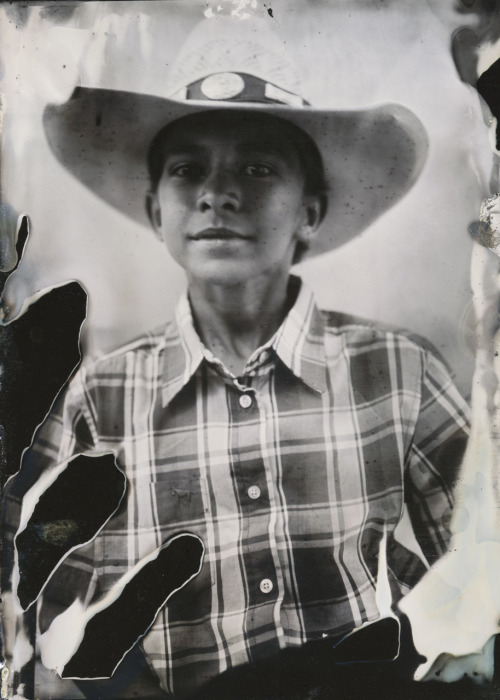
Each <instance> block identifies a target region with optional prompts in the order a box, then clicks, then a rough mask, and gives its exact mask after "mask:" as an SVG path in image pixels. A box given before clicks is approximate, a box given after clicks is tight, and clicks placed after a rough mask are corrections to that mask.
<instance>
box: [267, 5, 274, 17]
mask: <svg viewBox="0 0 500 700" xmlns="http://www.w3.org/2000/svg"><path fill="white" fill-rule="evenodd" d="M267 14H268V15H269V17H273V11H272V10H271V8H270V7H268V8H267Z"/></svg>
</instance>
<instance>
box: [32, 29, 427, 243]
mask: <svg viewBox="0 0 500 700" xmlns="http://www.w3.org/2000/svg"><path fill="white" fill-rule="evenodd" d="M146 70H147V67H146ZM151 73H152V72H151V71H148V79H150V78H151ZM159 82H161V83H162V84H161V85H158V86H157V87H156V88H155V89H154V94H144V93H143V92H134V91H131V90H130V91H129V90H116V89H109V88H95V87H78V88H76V89H75V91H74V93H73V95H72V96H71V98H70V99H69V100H68V101H67V102H66V103H65V104H62V105H48V106H47V107H46V109H45V113H44V128H45V133H46V136H47V139H48V142H49V145H50V147H51V149H52V151H53V153H54V154H55V156H56V157H57V159H58V160H59V161H60V162H61V163H62V164H63V165H64V166H65V167H66V168H67V169H68V170H69V171H70V172H71V173H73V174H74V175H75V176H76V177H77V178H78V179H79V180H80V181H81V182H82V183H83V184H84V185H85V186H86V187H88V188H89V189H90V190H91V191H92V192H94V193H95V194H96V195H98V196H99V197H101V198H102V199H104V200H105V201H106V202H108V203H109V204H111V205H112V206H113V207H115V208H116V209H118V210H119V211H121V212H122V213H124V214H125V215H127V216H129V217H131V218H132V219H134V220H136V221H137V222H139V223H140V224H144V225H146V226H148V227H149V226H150V224H149V220H148V216H147V213H146V208H145V204H144V202H145V194H146V191H147V189H148V185H149V178H148V169H147V153H148V148H149V146H150V144H151V142H152V140H153V138H154V137H155V135H156V134H157V133H158V132H159V131H160V130H161V129H162V128H164V127H165V126H166V125H167V124H169V123H171V122H173V121H174V120H177V119H180V118H182V117H184V116H187V115H190V114H195V113H197V112H203V111H207V110H213V109H221V108H223V109H228V110H231V109H237V110H242V109H244V110H248V111H252V110H254V111H258V112H264V113H266V114H270V115H274V116H276V117H281V118H282V119H286V120H288V121H289V122H292V123H293V124H295V125H296V126H298V127H299V128H301V129H302V130H303V131H304V132H306V133H307V134H308V135H309V136H310V137H311V138H312V139H313V140H314V142H315V143H316V145H317V146H318V148H319V151H320V153H321V155H322V157H323V162H324V166H325V175H326V179H327V183H328V186H329V193H328V210H327V213H326V216H325V219H324V220H323V222H322V224H321V228H320V235H318V236H317V237H316V239H315V240H314V242H313V244H312V246H311V249H310V250H309V254H310V255H311V254H312V255H316V254H318V253H323V252H326V251H328V250H331V249H333V248H335V247H337V246H340V245H342V244H343V243H346V242H347V241H349V240H350V239H351V238H353V237H354V236H356V235H357V234H359V233H360V232H361V231H363V230H364V229H366V228H367V227H368V226H369V225H370V224H371V223H373V222H374V221H375V220H376V219H378V218H379V217H380V216H381V215H382V214H384V212H386V211H387V210H388V209H390V208H391V207H392V206H393V205H394V204H395V203H396V202H397V201H398V200H399V199H401V198H402V197H403V196H404V195H405V194H406V193H407V192H408V190H409V189H410V188H411V186H412V185H413V183H414V182H415V181H416V179H417V177H418V175H419V173H420V171H421V169H422V167H423V164H424V162H425V157H426V154H427V148H428V142H427V136H426V132H425V129H424V127H423V125H422V124H421V122H420V121H419V119H418V118H417V117H416V116H415V115H414V114H413V113H412V112H410V111H409V110H408V109H406V108H405V107H403V106H401V105H396V104H385V105H379V106H374V107H370V108H367V109H356V110H327V109H315V108H313V107H311V106H310V105H309V104H308V102H307V101H306V100H305V99H304V98H303V97H302V94H303V90H302V89H301V87H300V84H299V82H298V79H297V70H296V68H295V67H294V65H293V63H292V62H291V60H290V57H289V56H288V55H287V53H286V51H285V49H284V42H283V41H282V40H281V39H280V38H279V37H278V36H277V35H276V34H275V33H274V31H271V30H270V29H269V27H268V25H267V24H266V23H265V22H263V20H261V19H251V20H245V21H242V20H241V19H234V18H232V17H227V16H224V17H218V16H216V17H215V18H212V19H205V20H203V21H202V22H200V23H199V24H198V25H197V26H196V27H195V29H194V30H193V31H192V33H191V34H190V35H189V37H188V39H187V41H186V42H185V44H184V46H183V48H182V49H181V51H180V53H179V55H178V57H177V59H176V61H175V62H174V64H173V66H172V67H171V69H170V72H169V75H168V79H167V80H166V81H165V80H161V81H159Z"/></svg>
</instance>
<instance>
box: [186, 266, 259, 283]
mask: <svg viewBox="0 0 500 700" xmlns="http://www.w3.org/2000/svg"><path fill="white" fill-rule="evenodd" d="M252 272H253V271H252V270H249V269H248V268H247V266H246V265H245V264H244V263H243V262H241V261H234V262H232V261H231V262H228V261H227V260H220V261H212V262H211V263H210V264H207V265H203V266H200V267H199V268H197V269H195V270H190V271H189V273H188V274H189V277H190V278H191V279H193V280H198V281H199V282H202V283H204V284H213V285H223V286H232V285H236V284H244V283H245V282H246V281H247V280H249V279H250V278H251V277H253V276H255V272H254V274H252Z"/></svg>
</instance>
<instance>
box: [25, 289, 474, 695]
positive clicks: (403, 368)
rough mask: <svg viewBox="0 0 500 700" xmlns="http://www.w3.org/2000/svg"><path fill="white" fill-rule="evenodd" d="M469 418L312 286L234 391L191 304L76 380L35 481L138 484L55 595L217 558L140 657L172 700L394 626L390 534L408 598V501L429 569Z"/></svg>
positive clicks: (84, 594)
mask: <svg viewBox="0 0 500 700" xmlns="http://www.w3.org/2000/svg"><path fill="white" fill-rule="evenodd" d="M467 421H468V411H467V406H466V404H465V402H464V400H463V399H462V398H461V396H460V395H459V393H458V392H457V390H456V388H455V387H454V385H453V383H452V381H451V379H450V377H449V374H448V372H447V370H446V368H445V366H444V365H443V364H442V362H441V361H440V360H438V359H437V358H436V357H435V355H434V354H433V353H431V352H430V351H429V350H428V349H427V348H426V347H425V346H424V345H423V344H422V343H421V342H420V341H418V340H416V339H415V338H413V337H412V336H410V335H409V334H405V333H400V332H395V331H393V330H387V329H383V328H380V327H379V326H377V325H374V324H371V323H369V322H361V321H359V320H356V319H354V318H352V317H348V316H346V315H343V314H338V313H332V312H322V311H319V310H318V309H317V307H316V306H315V302H314V299H313V296H312V294H311V292H310V291H309V290H308V289H307V288H306V287H305V286H304V285H302V286H301V288H300V291H299V293H298V296H297V300H296V302H295V305H294V306H293V308H292V309H291V311H290V312H289V314H288V316H287V317H286V319H285V321H284V322H283V324H282V325H281V327H280V328H279V330H278V331H277V332H276V334H275V335H274V336H273V337H272V338H271V340H270V341H269V342H268V343H267V344H266V345H265V346H263V347H261V348H259V349H258V350H257V351H256V352H255V353H254V354H253V355H252V356H251V357H250V359H249V361H248V363H247V365H246V368H245V371H244V372H243V374H242V375H241V376H239V377H235V376H233V375H232V374H231V373H230V372H229V371H228V370H226V369H225V367H224V366H223V365H222V363H221V362H220V361H218V360H217V359H216V358H214V357H213V355H212V354H211V353H210V352H209V351H208V350H207V349H206V348H205V347H204V346H203V345H202V343H201V341H200V339H199V337H198V336H197V334H196V331H195V329H194V326H193V320H192V316H191V310H190V306H189V302H188V299H187V296H185V297H183V298H182V299H181V300H180V302H179V304H178V307H177V311H176V322H174V323H171V324H169V325H167V327H166V329H165V328H163V329H162V330H160V331H158V332H153V333H151V334H149V335H147V336H144V337H142V338H141V339H139V340H138V341H136V342H133V343H131V344H129V345H128V346H126V347H125V348H122V349H120V350H119V351H117V352H114V353H112V354H109V355H107V356H105V357H102V358H100V359H98V360H97V361H96V362H95V363H94V364H93V365H92V366H90V367H88V368H87V369H85V370H83V369H82V370H81V371H80V372H79V373H77V375H76V376H75V377H74V379H73V381H72V382H71V385H70V387H69V390H68V391H67V392H66V394H65V395H64V396H62V397H61V398H60V400H58V402H57V403H56V405H55V407H54V410H53V411H52V413H51V415H50V416H49V418H48V419H47V421H46V422H45V424H44V425H43V427H42V428H41V430H40V431H39V434H38V437H37V440H36V442H35V444H34V446H33V448H32V449H31V450H30V452H29V453H27V455H26V456H25V467H24V469H26V470H32V474H33V478H34V476H35V475H36V474H39V473H40V472H42V471H43V470H45V469H47V468H49V467H50V466H51V465H54V464H57V463H61V462H64V461H65V460H67V459H68V458H69V457H71V456H73V455H75V454H78V453H95V452H96V451H99V452H114V453H115V455H116V457H117V460H118V463H119V465H120V466H121V468H122V469H123V470H124V472H125V474H126V476H127V479H128V493H127V497H126V502H124V503H123V507H121V508H120V511H119V512H118V513H117V514H116V515H115V516H114V517H113V518H112V519H111V520H110V521H109V522H108V524H107V525H106V526H105V527H104V529H103V530H102V531H101V532H100V534H99V535H98V536H97V537H96V538H95V540H94V541H93V542H92V543H91V544H89V545H86V546H84V547H82V548H80V549H78V550H76V551H75V552H74V553H73V554H72V555H70V557H69V558H68V559H67V560H66V561H65V563H64V564H63V565H62V566H61V567H60V568H59V570H58V571H57V572H56V574H55V575H54V577H53V579H52V580H51V582H50V583H49V585H48V587H47V589H46V592H45V595H46V598H47V599H53V600H56V599H57V600H58V601H59V602H60V603H62V604H64V605H69V604H70V603H71V602H72V600H73V599H74V596H75V594H76V593H78V594H79V595H80V597H81V598H85V599H86V600H87V601H90V600H92V599H95V598H96V597H98V596H100V595H102V594H103V593H104V592H106V591H108V590H109V589H110V588H111V587H112V586H113V584H115V583H116V581H117V580H118V579H119V578H120V577H121V576H122V575H123V574H124V573H125V572H127V571H128V570H129V569H130V567H131V566H133V565H134V564H135V563H136V562H138V561H140V560H141V559H142V558H144V557H146V556H147V555H148V554H149V553H150V552H151V551H153V550H154V549H155V548H157V547H158V546H159V545H160V544H161V543H162V542H164V541H165V540H166V539H167V538H168V537H170V536H171V535H173V534H174V533H178V532H181V531H189V532H194V533H197V534H198V535H199V536H200V537H201V538H202V539H203V541H204V543H205V546H206V556H205V561H204V565H203V568H202V571H201V573H200V574H199V576H198V577H197V578H196V579H194V580H193V581H191V582H190V583H189V584H188V585H187V586H186V587H185V588H184V589H183V590H181V591H180V592H179V593H177V594H176V595H175V596H174V597H173V598H172V599H171V601H170V602H169V603H168V605H167V606H165V607H164V608H163V609H162V610H161V611H160V613H159V615H158V617H157V619H156V621H155V623H154V626H153V627H152V628H151V630H150V631H149V632H148V634H147V635H146V637H145V638H144V639H143V642H142V644H143V649H144V652H145V654H146V657H147V659H148V661H149V663H150V665H151V666H152V668H153V669H154V670H155V672H156V673H157V675H158V677H159V678H160V681H161V684H162V686H163V687H164V688H165V689H166V690H167V691H169V692H171V693H174V692H175V694H176V696H177V695H178V696H183V695H184V694H186V693H188V692H190V691H192V690H194V689H195V688H197V687H199V686H200V685H201V684H202V683H203V682H205V681H206V680H207V679H209V678H211V677H213V676H215V675H217V674H219V673H221V672H222V671H224V670H225V669H227V668H229V667H232V666H235V665H238V664H242V663H245V662H248V661H253V660H258V659H260V658H263V657H265V656H267V655H269V654H271V653H273V652H274V651H276V650H278V649H279V648H283V647H286V646H291V645H301V644H303V643H304V642H306V641H308V640H312V639H318V638H322V637H323V636H324V635H330V636H332V638H335V639H338V638H340V637H341V636H342V635H344V634H346V633H348V632H350V631H351V630H352V629H353V628H355V627H357V626H359V625H361V624H362V623H363V622H365V621H367V620H374V619H377V618H378V617H379V611H378V608H377V605H376V601H375V592H376V583H377V564H378V556H379V548H380V543H381V540H382V538H383V535H384V532H387V560H388V575H389V580H390V584H391V588H392V593H393V598H394V600H396V599H397V598H399V597H400V596H401V595H402V594H403V593H404V592H405V591H406V590H408V587H410V586H412V585H414V583H415V582H416V580H418V578H419V577H420V576H421V575H422V573H423V572H424V571H425V565H424V564H423V563H422V561H421V560H420V559H418V557H417V556H416V555H415V554H413V553H412V552H410V551H409V550H407V549H405V548H404V547H403V546H402V545H401V544H399V543H398V541H397V540H396V539H395V537H394V536H393V533H394V529H395V527H396V526H397V524H398V522H399V521H400V519H401V517H402V512H403V507H404V504H405V502H406V505H407V508H408V511H409V513H410V516H411V520H412V524H413V528H414V532H415V534H416V537H417V540H418V542H419V544H420V546H421V548H422V551H423V553H424V554H425V556H426V558H427V560H428V562H431V563H432V562H433V561H435V560H436V559H437V558H438V557H439V556H440V555H441V554H442V553H443V552H445V551H446V547H447V543H448V539H449V531H448V528H447V525H448V524H449V517H450V512H451V508H452V504H453V498H452V489H453V486H454V483H455V482H456V479H457V473H458V468H459V464H460V459H461V454H462V450H463V446H464V443H465V439H466V435H467ZM96 488H98V484H96ZM13 499H14V497H13Z"/></svg>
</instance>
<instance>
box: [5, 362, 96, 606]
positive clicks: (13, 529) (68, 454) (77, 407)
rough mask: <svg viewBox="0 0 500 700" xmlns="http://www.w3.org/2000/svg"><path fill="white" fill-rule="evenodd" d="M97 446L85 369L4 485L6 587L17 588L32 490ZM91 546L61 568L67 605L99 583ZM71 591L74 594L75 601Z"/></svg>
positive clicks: (62, 589) (55, 404)
mask: <svg viewBox="0 0 500 700" xmlns="http://www.w3.org/2000/svg"><path fill="white" fill-rule="evenodd" d="M95 447H96V433H95V429H94V427H93V421H92V416H91V414H90V411H89V408H88V404H87V401H86V389H85V372H84V370H83V369H82V370H80V371H79V372H78V373H77V374H76V375H75V377H74V378H73V380H72V381H71V383H70V384H69V386H68V387H67V389H66V390H65V391H63V392H62V393H61V394H60V395H59V396H58V397H57V399H56V401H55V402H54V404H53V406H52V409H51V411H50V413H49V414H48V416H47V418H46V419H45V421H44V422H43V423H42V424H41V426H39V428H38V429H37V431H36V433H35V437H34V439H33V442H32V445H31V447H30V448H29V449H28V450H27V451H26V452H25V453H24V455H23V459H22V463H21V468H20V470H19V471H18V472H17V474H15V475H14V476H13V477H12V478H11V479H10V480H9V481H8V482H7V485H6V488H5V490H4V495H3V504H2V520H3V535H4V536H3V543H2V544H3V552H2V559H3V567H2V574H3V575H2V579H3V580H2V588H3V590H4V591H6V590H10V589H11V587H12V572H13V565H14V538H15V536H16V533H17V531H18V530H19V527H20V523H21V517H22V509H23V502H24V501H25V500H26V499H25V497H26V494H27V493H28V491H29V490H30V489H31V488H32V487H33V486H35V485H36V484H37V483H38V482H39V481H40V479H42V478H44V477H46V476H48V475H49V474H50V472H51V471H53V470H60V469H64V465H65V464H67V463H68V462H69V461H70V460H71V459H72V458H73V457H76V456H77V455H84V454H88V453H91V452H93V451H94V450H95ZM91 545H92V543H91V544H90V545H86V546H85V547H83V548H81V549H82V551H79V550H76V552H75V554H74V555H71V557H70V558H71V560H72V561H68V559H69V558H68V559H66V560H65V562H64V563H63V564H62V565H60V566H59V567H58V568H60V569H61V571H58V572H57V573H58V576H57V581H59V584H58V585H57V589H58V590H59V593H60V594H62V592H63V591H64V593H63V594H62V596H61V598H62V599H61V601H60V602H61V604H63V605H66V604H71V602H72V600H74V599H75V598H76V596H78V597H79V598H80V599H82V600H84V599H86V598H87V597H88V596H89V594H90V590H89V589H90V587H91V585H92V584H93V583H95V574H94V569H93V565H92V559H93V558H92V553H91V549H92V546H91ZM61 582H62V585H61ZM51 589H54V585H51V582H49V585H48V587H47V592H49V591H50V590H51ZM69 596H72V600H71V601H70V600H69ZM49 597H50V595H49ZM56 614H57V613H56Z"/></svg>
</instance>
